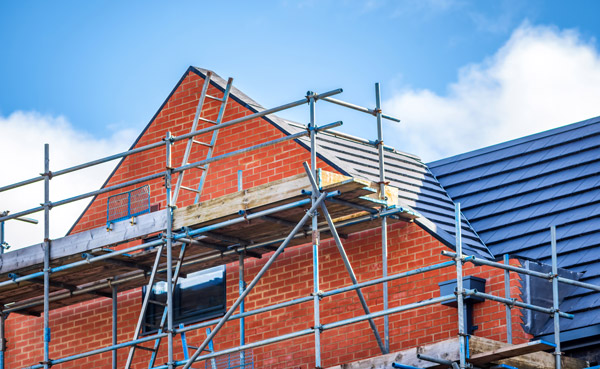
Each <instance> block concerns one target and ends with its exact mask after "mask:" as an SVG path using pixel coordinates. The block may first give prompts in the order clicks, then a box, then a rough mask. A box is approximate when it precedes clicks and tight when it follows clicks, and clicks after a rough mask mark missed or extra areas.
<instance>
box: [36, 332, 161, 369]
mask: <svg viewBox="0 0 600 369" xmlns="http://www.w3.org/2000/svg"><path fill="white" fill-rule="evenodd" d="M166 336H167V334H166V333H157V334H153V335H151V336H146V337H143V338H139V339H137V340H135V341H128V342H123V343H119V344H117V345H111V346H106V347H103V348H99V349H96V350H92V351H88V352H82V353H81V354H76V355H72V356H67V357H64V358H62V359H56V360H50V364H51V365H57V364H62V363H66V362H69V361H73V360H78V359H83V358H84V357H88V356H94V355H98V354H102V353H104V352H108V351H112V350H118V349H122V348H125V347H129V346H134V345H138V344H140V343H144V342H148V341H152V340H155V339H157V338H164V337H166ZM43 367H44V365H43V364H37V365H32V366H28V367H26V368H25V369H40V368H43Z"/></svg>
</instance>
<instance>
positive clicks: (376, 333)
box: [302, 162, 388, 354]
mask: <svg viewBox="0 0 600 369" xmlns="http://www.w3.org/2000/svg"><path fill="white" fill-rule="evenodd" d="M302 165H303V166H304V170H305V171H306V174H307V175H308V180H309V181H310V184H311V186H312V190H313V192H314V193H317V194H320V191H319V186H318V185H317V181H316V180H315V177H314V176H313V174H312V172H311V170H310V167H309V165H308V164H307V163H306V162H304V163H302ZM321 210H322V211H323V216H324V217H325V220H326V221H327V225H328V227H329V231H330V232H331V235H332V236H333V239H334V241H335V245H336V246H337V249H338V251H339V253H340V256H341V257H342V261H343V262H344V266H345V267H346V271H347V272H348V275H349V276H350V280H351V281H352V284H353V285H356V284H358V280H357V279H356V274H355V273H354V269H352V265H351V264H350V260H349V259H348V255H347V254H346V250H345V249H344V245H343V244H342V240H341V239H340V236H339V234H338V232H337V229H336V228H335V225H334V224H333V219H331V215H330V214H329V211H328V210H327V207H326V206H325V203H322V204H321ZM355 291H356V294H357V295H358V299H359V300H360V304H361V306H362V308H363V310H364V312H365V314H366V315H369V314H371V312H370V310H369V306H368V305H367V301H366V300H365V297H364V295H363V293H362V291H361V289H360V288H358V289H356V290H355ZM369 326H370V327H371V330H372V331H373V335H374V336H375V340H376V341H377V345H378V346H379V349H380V350H381V353H382V354H387V353H388V352H387V350H386V347H385V346H384V344H383V342H382V340H381V335H380V334H379V331H378V330H377V326H376V325H375V322H374V321H373V319H369Z"/></svg>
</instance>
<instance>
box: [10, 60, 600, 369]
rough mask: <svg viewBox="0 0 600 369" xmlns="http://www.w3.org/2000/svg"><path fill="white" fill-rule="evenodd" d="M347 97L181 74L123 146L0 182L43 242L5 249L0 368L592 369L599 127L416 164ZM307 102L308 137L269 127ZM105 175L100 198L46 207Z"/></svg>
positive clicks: (291, 126) (598, 283) (596, 324)
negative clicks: (351, 124)
mask: <svg viewBox="0 0 600 369" xmlns="http://www.w3.org/2000/svg"><path fill="white" fill-rule="evenodd" d="M341 93H342V90H341V89H339V90H333V91H328V92H320V93H315V92H310V91H309V92H308V93H306V95H304V96H299V97H298V99H297V100H296V101H293V102H289V103H285V104H283V105H281V106H279V107H275V108H270V109H265V108H263V107H262V106H260V105H259V104H258V103H256V102H255V101H253V100H252V99H250V98H249V97H248V96H246V95H245V94H244V93H242V92H241V91H239V90H237V89H236V88H235V87H234V86H233V82H232V79H229V80H227V81H226V80H224V79H222V78H221V77H219V76H218V75H216V74H215V73H213V72H211V71H207V70H204V69H199V68H195V67H190V68H189V69H188V70H187V71H186V72H185V74H184V75H183V76H182V78H181V79H180V81H179V82H178V83H177V85H176V86H175V88H174V89H173V91H172V92H171V93H170V94H169V96H168V97H167V99H166V100H165V102H164V103H163V105H162V106H161V107H160V108H159V109H158V111H157V113H156V114H155V116H154V117H153V118H152V119H151V121H150V123H149V124H148V125H147V126H146V128H145V129H144V131H143V132H142V133H141V134H140V136H139V137H138V139H137V140H136V142H135V143H134V144H133V145H132V147H131V149H130V150H128V151H125V152H122V153H117V154H115V155H112V156H109V157H105V158H99V159H98V160H95V161H93V162H88V163H82V164H80V165H77V166H75V167H71V168H64V169H63V168H56V169H55V168H52V167H51V150H50V149H51V148H50V147H48V145H46V148H45V159H44V163H45V167H44V170H43V173H42V175H41V176H38V177H34V178H31V179H29V180H25V181H21V182H18V183H14V184H8V185H4V186H3V187H0V192H4V191H10V190H11V189H14V188H17V187H21V186H25V185H30V184H33V183H36V182H43V183H44V194H45V197H44V203H43V204H41V205H40V206H36V207H32V208H31V209H28V210H22V211H20V209H16V210H17V211H14V210H15V209H11V210H13V211H12V212H10V213H8V212H4V213H2V214H1V216H0V222H1V223H0V224H2V225H4V222H6V221H9V220H14V219H21V220H23V219H25V220H26V219H27V218H26V217H27V216H28V215H30V214H33V213H37V212H43V213H44V217H43V219H44V220H43V223H44V229H45V239H44V240H41V241H42V242H41V243H39V244H36V245H32V246H28V247H23V248H19V249H17V250H15V251H11V252H7V253H3V254H2V255H1V256H0V303H1V305H0V306H1V312H0V336H1V337H0V339H1V340H2V344H1V345H0V368H31V369H33V368H44V369H47V368H50V367H58V368H82V367H86V368H126V369H129V368H165V369H171V368H179V367H181V368H185V369H187V368H211V369H217V368H218V369H225V368H246V369H249V368H302V369H307V368H339V369H342V368H355V369H359V368H405V369H412V368H433V367H435V368H442V367H452V368H456V369H459V368H461V369H462V368H467V367H473V368H488V367H514V368H521V369H529V368H552V367H554V368H556V369H560V368H561V367H564V368H568V369H579V368H584V367H590V366H593V365H597V362H598V360H600V314H599V313H598V312H599V311H600V294H599V293H598V292H600V261H599V260H600V258H598V256H599V255H600V237H599V236H600V221H599V220H598V210H597V209H598V208H599V207H598V201H599V200H600V195H599V194H600V175H598V165H600V129H599V128H600V119H598V118H595V119H591V120H588V121H584V122H580V123H576V124H573V125H570V126H565V127H562V128H558V129H556V130H551V131H547V132H542V133H540V134H536V135H533V136H529V137H524V138H522V139H518V140H514V141H510V142H506V143H503V144H499V145H496V146H492V147H489V148H484V149H481V150H477V151H474V152H471V153H466V154H462V155H458V156H456V157H452V158H448V159H443V160H440V161H437V162H434V163H430V164H425V163H423V162H422V161H421V160H420V159H419V158H418V157H417V156H414V155H411V154H408V153H404V152H400V151H397V150H395V149H393V148H391V147H388V146H386V145H385V144H384V137H383V128H382V125H383V124H384V121H389V122H391V123H390V124H398V122H399V119H397V118H394V117H391V116H389V115H387V114H385V112H383V111H382V109H381V97H380V93H379V86H378V85H376V86H375V100H376V106H375V107H373V108H364V107H360V106H357V105H354V104H351V103H348V102H345V101H343V100H339V99H338V98H339V96H338V95H339V94H341ZM320 104H335V105H338V106H339V107H340V108H344V109H353V110H357V111H359V112H362V113H364V119H365V121H366V122H367V124H370V125H371V127H372V129H371V130H370V131H369V130H365V132H366V133H367V134H370V133H371V132H372V136H373V138H372V139H362V138H358V137H354V136H350V135H347V134H344V133H341V132H339V131H337V130H336V128H337V127H339V126H341V125H342V122H339V121H338V122H321V121H319V119H318V114H317V113H318V106H319V105H320ZM297 106H306V107H307V121H308V122H309V123H308V124H306V125H304V124H298V123H294V122H290V121H288V120H285V119H282V118H280V117H278V116H276V115H275V114H276V113H278V112H281V111H284V110H286V109H289V108H293V107H297ZM385 124H387V123H385ZM113 160H118V161H119V162H118V165H117V166H116V168H115V170H114V171H113V173H112V174H111V175H110V176H109V178H108V179H107V181H106V182H105V184H104V185H103V186H102V188H101V189H99V190H97V191H93V192H90V193H85V194H73V197H71V198H68V199H62V200H55V199H50V196H49V194H50V187H51V186H52V178H54V177H56V176H62V175H68V174H69V173H72V172H75V171H79V170H85V169H86V168H89V167H92V166H95V165H98V164H102V163H106V162H109V161H113ZM83 199H91V201H90V203H89V205H88V207H87V208H86V209H85V211H84V212H83V213H82V214H81V216H80V217H79V219H78V220H77V222H76V223H75V224H74V225H73V227H72V229H71V230H70V232H69V234H68V235H66V236H65V237H62V238H59V239H50V237H49V224H50V223H51V219H52V209H53V208H54V207H57V206H61V205H64V204H68V203H71V202H74V201H79V200H83ZM32 205H33V204H32ZM461 206H462V210H461ZM1 229H2V240H0V243H1V244H2V248H4V245H5V242H4V237H5V235H4V228H1Z"/></svg>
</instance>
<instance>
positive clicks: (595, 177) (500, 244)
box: [429, 117, 600, 335]
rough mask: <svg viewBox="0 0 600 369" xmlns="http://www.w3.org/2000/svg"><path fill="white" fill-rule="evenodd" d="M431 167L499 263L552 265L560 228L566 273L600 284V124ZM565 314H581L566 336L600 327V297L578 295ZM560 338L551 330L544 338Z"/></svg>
mask: <svg viewBox="0 0 600 369" xmlns="http://www.w3.org/2000/svg"><path fill="white" fill-rule="evenodd" d="M429 167H430V168H431V171H432V172H433V174H435V176H436V177H437V179H438V180H439V181H440V183H441V184H442V185H443V186H444V188H445V189H446V191H448V193H449V194H450V196H451V197H452V198H453V199H454V200H455V201H458V202H460V203H461V207H462V211H463V213H464V215H465V216H466V217H467V218H468V219H469V221H470V222H471V225H472V226H473V228H474V229H475V230H476V231H477V233H478V234H479V236H480V237H481V239H482V240H483V241H484V242H485V243H486V245H487V246H488V247H489V248H490V250H491V251H492V252H493V253H494V255H496V256H499V255H503V254H505V253H509V254H511V255H513V256H515V255H518V256H522V257H525V258H528V259H533V260H538V261H541V262H542V263H546V264H550V263H551V255H550V230H549V228H550V226H551V225H556V227H557V248H558V266H559V267H562V268H567V269H570V270H572V271H576V272H585V274H584V275H583V277H582V278H581V280H582V281H584V282H588V283H593V284H600V258H599V257H598V256H599V255H600V206H599V204H600V117H596V118H592V119H588V120H585V121H582V122H578V123H574V124H571V125H567V126H564V127H560V128H557V129H553V130H549V131H545V132H541V133H538V134H534V135H531V136H527V137H523V138H519V139H516V140H512V141H508V142H504V143H501V144H498V145H494V146H490V147H486V148H483V149H479V150H476V151H472V152H468V153H464V154H461V155H457V156H454V157H451V158H447V159H442V160H439V161H436V162H433V163H430V164H429ZM561 310H563V311H568V312H570V313H573V314H575V319H573V320H566V319H563V320H561V323H560V324H561V330H562V331H568V330H577V329H583V328H585V327H590V326H594V325H598V324H600V293H597V292H590V290H587V289H582V288H577V289H575V291H574V292H573V293H572V294H571V295H570V296H568V297H567V298H566V299H565V300H564V302H563V303H562V305H561ZM552 331H553V327H552V324H551V322H549V323H548V324H547V325H546V326H545V327H544V328H543V330H542V332H541V333H540V335H544V334H547V333H550V332H552ZM595 331H598V330H595ZM599 332H600V331H599Z"/></svg>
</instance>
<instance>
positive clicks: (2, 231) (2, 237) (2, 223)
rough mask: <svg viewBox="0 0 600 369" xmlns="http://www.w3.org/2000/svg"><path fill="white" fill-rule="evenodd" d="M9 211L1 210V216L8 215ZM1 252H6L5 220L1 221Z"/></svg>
mask: <svg viewBox="0 0 600 369" xmlns="http://www.w3.org/2000/svg"><path fill="white" fill-rule="evenodd" d="M7 215H8V212H0V216H3V217H4V216H7ZM0 254H4V222H0Z"/></svg>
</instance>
